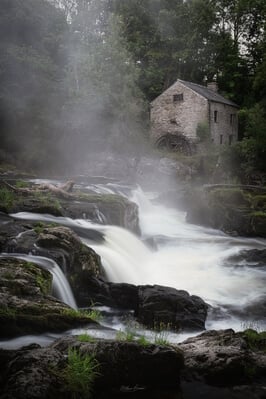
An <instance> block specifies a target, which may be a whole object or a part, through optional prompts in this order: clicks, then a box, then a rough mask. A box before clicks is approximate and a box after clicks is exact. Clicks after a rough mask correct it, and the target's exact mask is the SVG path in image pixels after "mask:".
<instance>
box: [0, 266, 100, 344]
mask: <svg viewBox="0 0 266 399" xmlns="http://www.w3.org/2000/svg"><path fill="white" fill-rule="evenodd" d="M51 289H52V275H51V274H50V272H48V271H47V270H44V269H42V268H40V267H39V266H37V265H35V264H33V263H31V262H26V261H24V260H20V259H15V258H1V259H0V303H1V305H0V323H1V326H2V327H1V329H0V337H2V338H11V337H15V336H19V335H23V334H36V333H38V334H40V333H44V332H47V331H52V332H60V331H65V330H67V329H69V328H74V327H78V326H84V325H87V324H90V323H93V324H95V322H93V321H92V320H91V319H90V318H89V317H88V316H87V315H84V313H81V312H78V311H75V310H73V309H71V308H69V306H67V305H66V304H64V303H62V302H60V301H59V300H57V299H56V298H54V297H52V296H51V295H50V294H51Z"/></svg>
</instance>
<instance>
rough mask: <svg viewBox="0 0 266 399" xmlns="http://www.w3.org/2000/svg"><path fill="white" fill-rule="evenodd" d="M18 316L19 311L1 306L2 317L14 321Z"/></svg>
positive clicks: (0, 314)
mask: <svg viewBox="0 0 266 399" xmlns="http://www.w3.org/2000/svg"><path fill="white" fill-rule="evenodd" d="M16 316H17V310H16V309H13V308H8V307H3V306H0V317H1V318H8V319H14V318H15V317H16Z"/></svg>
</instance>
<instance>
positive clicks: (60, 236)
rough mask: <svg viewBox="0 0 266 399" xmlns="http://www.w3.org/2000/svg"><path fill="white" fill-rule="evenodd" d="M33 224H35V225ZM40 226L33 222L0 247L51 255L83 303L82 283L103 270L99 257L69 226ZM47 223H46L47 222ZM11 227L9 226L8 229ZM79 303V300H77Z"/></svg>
mask: <svg viewBox="0 0 266 399" xmlns="http://www.w3.org/2000/svg"><path fill="white" fill-rule="evenodd" d="M34 226H36V227H34ZM45 226H47V225H46V224H42V225H41V227H40V226H38V224H33V225H31V227H34V229H31V230H26V231H25V232H23V233H22V234H19V235H17V236H15V237H12V238H10V239H9V240H7V239H6V242H5V246H4V247H3V249H2V250H5V251H6V252H16V253H24V254H34V255H38V256H44V257H47V258H51V259H53V260H54V261H55V262H56V263H57V264H58V265H59V266H60V267H61V269H62V270H63V272H64V274H66V276H67V278H68V280H69V282H70V285H71V287H72V289H73V292H74V294H75V296H76V297H77V300H78V301H79V300H80V304H82V306H89V305H90V302H89V303H86V304H85V303H84V301H82V294H81V292H80V289H81V287H84V288H85V284H87V285H88V287H89V285H90V282H89V281H90V279H91V278H93V277H100V276H102V275H103V274H104V271H103V268H102V265H101V260H100V257H99V255H97V254H96V253H95V252H94V250H93V249H91V248H88V247H87V246H85V245H84V244H83V243H82V242H81V240H80V238H79V237H78V236H77V234H75V233H74V232H73V231H72V230H71V229H69V228H68V227H64V226H56V227H45ZM48 226H49V224H48ZM12 232H13V231H12V230H11V231H10V233H12ZM78 303H79V302H78Z"/></svg>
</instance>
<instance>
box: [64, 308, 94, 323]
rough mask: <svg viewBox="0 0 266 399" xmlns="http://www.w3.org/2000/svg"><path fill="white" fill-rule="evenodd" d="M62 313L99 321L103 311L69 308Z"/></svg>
mask: <svg viewBox="0 0 266 399" xmlns="http://www.w3.org/2000/svg"><path fill="white" fill-rule="evenodd" d="M62 314H63V315H65V316H69V317H74V318H81V317H85V318H87V319H89V320H93V321H97V322H98V321H99V320H100V319H101V313H100V312H99V311H98V310H75V309H71V308H67V309H64V310H63V311H62Z"/></svg>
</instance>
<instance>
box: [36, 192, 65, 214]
mask: <svg viewBox="0 0 266 399" xmlns="http://www.w3.org/2000/svg"><path fill="white" fill-rule="evenodd" d="M32 195H33V197H34V198H36V200H38V202H39V203H40V205H41V206H43V207H53V208H55V209H56V210H58V211H60V209H61V204H60V201H59V200H58V199H57V198H55V197H53V196H52V195H51V194H50V193H41V192H39V191H33V192H32Z"/></svg>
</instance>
